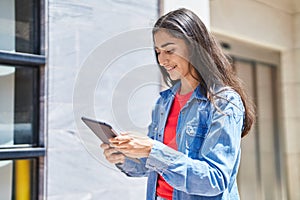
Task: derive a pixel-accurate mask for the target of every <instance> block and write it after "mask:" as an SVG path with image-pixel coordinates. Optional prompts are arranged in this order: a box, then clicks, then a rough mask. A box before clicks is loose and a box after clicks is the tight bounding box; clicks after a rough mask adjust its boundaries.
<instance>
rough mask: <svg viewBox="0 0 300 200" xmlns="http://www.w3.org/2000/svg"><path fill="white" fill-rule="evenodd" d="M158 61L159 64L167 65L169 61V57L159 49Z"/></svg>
mask: <svg viewBox="0 0 300 200" xmlns="http://www.w3.org/2000/svg"><path fill="white" fill-rule="evenodd" d="M157 58H158V62H159V64H160V65H161V66H167V65H168V63H169V57H168V56H167V55H166V53H165V52H164V51H161V52H160V54H159V55H158V56H157Z"/></svg>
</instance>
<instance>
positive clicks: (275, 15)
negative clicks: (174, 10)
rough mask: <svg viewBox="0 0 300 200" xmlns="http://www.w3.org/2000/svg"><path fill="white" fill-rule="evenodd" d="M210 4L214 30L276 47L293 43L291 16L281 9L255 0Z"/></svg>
mask: <svg viewBox="0 0 300 200" xmlns="http://www.w3.org/2000/svg"><path fill="white" fill-rule="evenodd" d="M284 2H286V1H284ZM210 8H211V29H212V31H213V32H216V33H220V34H224V35H230V36H231V37H234V38H237V39H242V40H245V41H248V42H251V43H254V44H258V45H263V46H266V47H271V48H275V49H278V50H287V49H290V48H291V47H292V45H293V40H292V38H293V17H292V15H291V14H290V13H287V12H285V11H284V10H280V9H276V8H274V7H273V6H270V5H267V4H265V3H261V2H258V1H254V0H242V1H235V0H215V1H210Z"/></svg>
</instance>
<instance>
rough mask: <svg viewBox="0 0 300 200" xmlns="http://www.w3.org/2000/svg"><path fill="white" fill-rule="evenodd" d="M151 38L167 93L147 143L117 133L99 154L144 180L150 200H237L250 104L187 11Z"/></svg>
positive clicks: (168, 19)
mask: <svg viewBox="0 0 300 200" xmlns="http://www.w3.org/2000/svg"><path fill="white" fill-rule="evenodd" d="M153 38H154V46H155V53H156V58H157V62H158V64H159V67H160V69H161V72H162V75H163V78H164V81H165V82H166V83H167V84H168V85H169V86H171V87H170V89H168V90H166V91H163V92H161V93H160V98H159V99H158V101H157V103H156V105H155V108H154V110H153V113H152V122H151V124H150V126H149V132H148V138H144V139H142V138H137V137H134V136H131V135H130V134H123V135H121V136H118V137H116V138H114V139H111V140H110V142H111V144H110V145H107V144H102V145H101V147H102V148H103V150H104V155H105V156H106V158H107V160H108V161H110V162H111V163H114V164H116V166H117V167H118V168H119V169H121V170H122V171H123V172H124V173H125V174H127V175H128V176H135V177H138V176H148V184H147V199H148V200H155V199H168V200H169V199H182V200H189V199H230V200H233V199H234V200H235V199H239V194H238V188H237V183H236V176H237V172H238V167H239V163H240V153H241V150H240V142H241V138H242V137H243V136H245V135H247V133H248V132H249V130H250V128H251V126H252V124H253V122H254V119H255V116H254V108H253V104H252V103H251V102H250V101H249V98H248V97H247V96H246V94H245V93H244V91H243V89H242V87H241V83H240V81H239V79H238V78H237V77H236V76H235V74H234V72H233V71H232V66H231V64H230V63H229V61H228V60H227V58H226V57H225V55H224V54H223V53H222V51H221V49H220V48H219V46H218V45H217V43H216V42H215V40H214V39H213V37H212V35H211V34H210V33H209V32H208V31H207V29H206V27H205V26H204V24H203V23H202V22H201V20H200V19H199V18H198V17H197V16H196V15H195V14H194V13H193V12H191V11H190V10H187V9H178V10H175V11H172V12H170V13H168V14H166V15H164V16H162V17H161V18H160V19H158V21H157V22H156V24H155V26H154V28H153ZM130 158H138V159H139V161H140V162H134V161H133V160H132V159H130Z"/></svg>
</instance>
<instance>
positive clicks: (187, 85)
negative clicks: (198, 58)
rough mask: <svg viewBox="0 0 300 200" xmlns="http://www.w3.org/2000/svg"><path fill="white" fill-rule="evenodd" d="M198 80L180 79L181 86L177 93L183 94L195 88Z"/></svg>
mask: <svg viewBox="0 0 300 200" xmlns="http://www.w3.org/2000/svg"><path fill="white" fill-rule="evenodd" d="M198 84H199V82H198V81H196V80H195V79H193V80H192V81H187V80H186V81H184V80H181V88H180V92H179V94H181V95H185V94H187V93H189V92H191V91H194V90H195V88H196V87H197V86H198Z"/></svg>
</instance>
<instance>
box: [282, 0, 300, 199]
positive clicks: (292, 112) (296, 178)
mask: <svg viewBox="0 0 300 200" xmlns="http://www.w3.org/2000/svg"><path fill="white" fill-rule="evenodd" d="M294 3H295V4H294V5H295V6H294V8H295V9H296V11H295V13H294V14H293V30H294V31H293V36H294V38H293V44H294V46H293V48H292V49H290V51H288V52H285V53H283V61H282V63H283V65H282V85H283V88H282V92H283V101H284V102H283V105H284V110H285V118H284V122H285V126H284V127H285V131H284V132H285V145H286V146H285V158H286V174H287V186H288V191H287V192H288V196H289V199H291V200H298V199H300V190H299V188H300V145H299V130H300V123H299V121H300V105H299V103H300V3H299V1H298V0H295V1H294Z"/></svg>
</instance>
